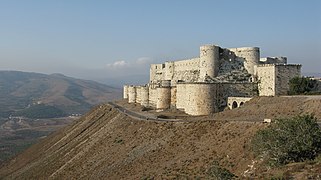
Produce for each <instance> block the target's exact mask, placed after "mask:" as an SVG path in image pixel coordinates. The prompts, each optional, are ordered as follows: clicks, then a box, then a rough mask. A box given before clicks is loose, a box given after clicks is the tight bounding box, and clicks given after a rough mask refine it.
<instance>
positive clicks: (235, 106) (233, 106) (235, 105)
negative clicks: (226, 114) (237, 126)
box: [232, 101, 237, 109]
mask: <svg viewBox="0 0 321 180" xmlns="http://www.w3.org/2000/svg"><path fill="white" fill-rule="evenodd" d="M235 108H237V102H236V101H233V104H232V109H235Z"/></svg>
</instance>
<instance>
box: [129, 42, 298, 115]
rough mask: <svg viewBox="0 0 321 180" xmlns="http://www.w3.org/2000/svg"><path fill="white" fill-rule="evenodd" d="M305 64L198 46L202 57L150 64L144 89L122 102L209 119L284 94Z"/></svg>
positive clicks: (248, 50) (246, 50)
mask: <svg viewBox="0 0 321 180" xmlns="http://www.w3.org/2000/svg"><path fill="white" fill-rule="evenodd" d="M300 75H301V65H297V64H287V58H286V57H266V58H260V49H259V48H258V47H242V48H221V47H219V46H216V45H204V46H201V47H200V55H199V57H197V58H191V59H186V60H179V61H167V62H165V63H164V64H152V65H151V67H150V81H149V83H148V84H146V85H144V86H130V85H125V86H124V95H123V96H124V98H125V99H128V102H129V103H139V104H141V105H142V106H145V107H152V108H155V109H158V110H164V109H168V108H177V109H180V110H183V111H185V112H186V113H187V114H190V115H208V114H211V113H215V112H218V111H220V110H222V109H224V108H225V107H226V106H229V107H231V108H234V107H238V106H240V105H242V103H244V102H245V101H248V100H249V99H250V98H251V97H253V96H278V95H286V94H287V91H288V89H289V84H288V83H289V80H290V79H291V78H293V77H295V76H300Z"/></svg>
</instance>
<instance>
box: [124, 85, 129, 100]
mask: <svg viewBox="0 0 321 180" xmlns="http://www.w3.org/2000/svg"><path fill="white" fill-rule="evenodd" d="M123 98H124V99H128V85H124V88H123Z"/></svg>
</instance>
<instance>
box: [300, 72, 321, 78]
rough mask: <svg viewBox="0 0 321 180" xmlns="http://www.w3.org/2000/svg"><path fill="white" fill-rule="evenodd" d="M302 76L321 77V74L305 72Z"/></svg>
mask: <svg viewBox="0 0 321 180" xmlns="http://www.w3.org/2000/svg"><path fill="white" fill-rule="evenodd" d="M302 75H304V76H311V77H321V73H313V72H303V73H302Z"/></svg>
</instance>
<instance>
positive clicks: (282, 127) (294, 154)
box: [252, 115, 321, 165]
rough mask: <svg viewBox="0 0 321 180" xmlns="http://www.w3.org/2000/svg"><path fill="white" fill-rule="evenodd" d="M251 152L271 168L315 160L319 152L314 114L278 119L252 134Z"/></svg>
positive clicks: (320, 134) (319, 134)
mask: <svg viewBox="0 0 321 180" xmlns="http://www.w3.org/2000/svg"><path fill="white" fill-rule="evenodd" d="M252 149H253V151H254V152H255V154H256V155H259V156H261V157H263V159H265V160H267V161H268V162H270V163H271V165H283V164H287V163H290V162H301V161H304V160H308V159H314V158H315V157H316V156H317V155H318V153H320V152H321V130H320V128H319V126H318V124H317V122H316V118H315V117H314V116H313V115H303V116H297V117H294V118H291V119H279V120H277V121H275V122H274V123H272V124H271V125H270V126H269V127H268V128H266V129H263V130H260V131H258V132H257V133H256V134H255V136H254V137H253V139H252Z"/></svg>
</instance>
